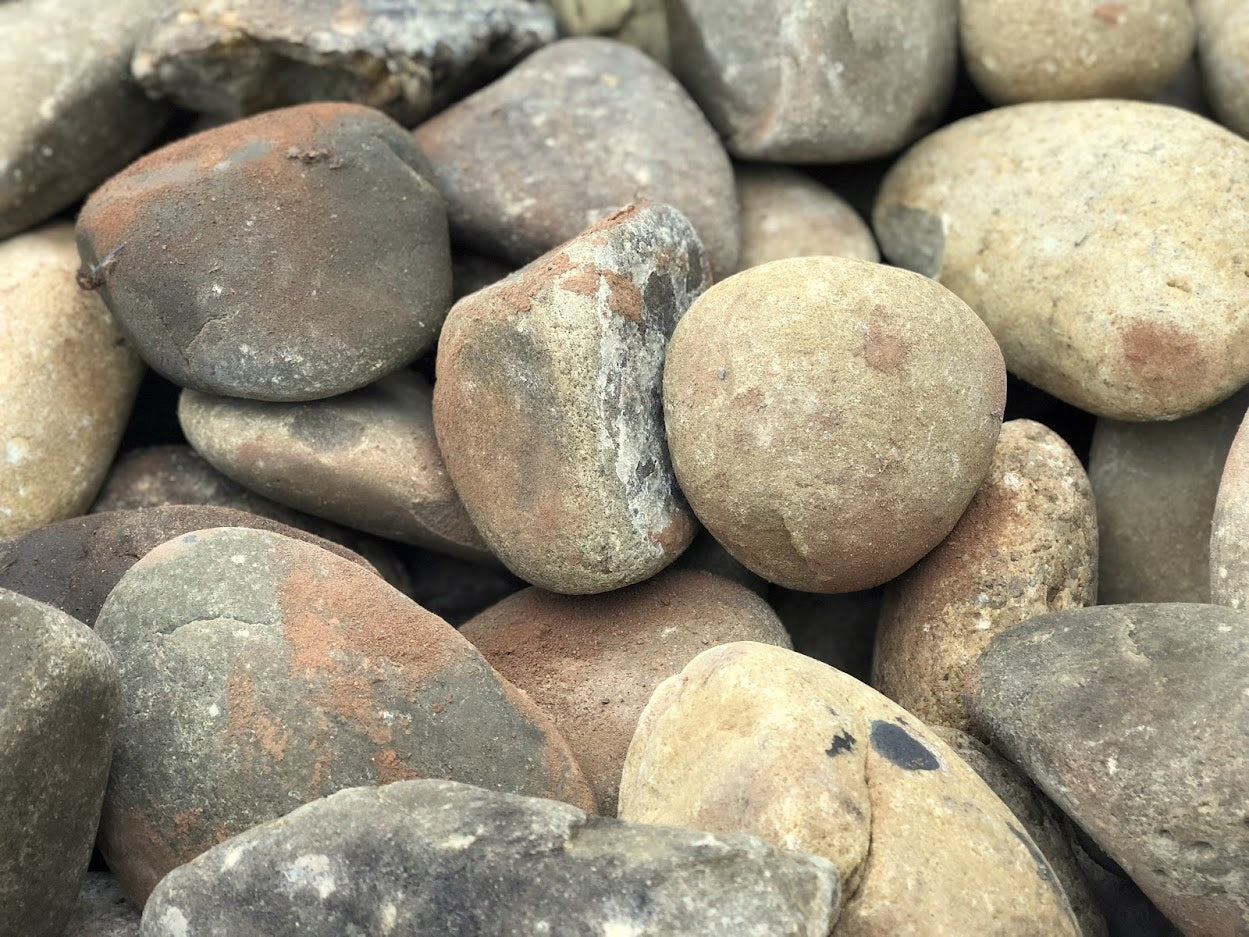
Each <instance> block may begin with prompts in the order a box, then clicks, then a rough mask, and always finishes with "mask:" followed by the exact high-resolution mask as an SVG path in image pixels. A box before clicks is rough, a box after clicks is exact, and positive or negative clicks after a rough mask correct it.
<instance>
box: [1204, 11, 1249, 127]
mask: <svg viewBox="0 0 1249 937" xmlns="http://www.w3.org/2000/svg"><path fill="white" fill-rule="evenodd" d="M1193 12H1194V13H1195V14H1196V16H1197V51H1198V55H1199V58H1200V59H1201V73H1202V77H1203V78H1204V79H1205V87H1206V95H1207V97H1208V98H1209V100H1210V104H1211V107H1212V108H1213V109H1214V113H1215V114H1216V115H1218V118H1219V121H1220V122H1221V123H1223V124H1225V125H1226V126H1227V127H1229V128H1231V129H1232V130H1234V131H1236V132H1237V133H1239V134H1240V135H1241V136H1249V82H1247V81H1246V77H1247V76H1249V7H1246V6H1245V5H1244V4H1243V3H1240V2H1239V0H1193Z"/></svg>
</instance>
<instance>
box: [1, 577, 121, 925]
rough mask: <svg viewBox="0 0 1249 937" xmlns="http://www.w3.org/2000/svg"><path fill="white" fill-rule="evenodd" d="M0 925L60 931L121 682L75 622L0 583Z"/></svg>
mask: <svg viewBox="0 0 1249 937" xmlns="http://www.w3.org/2000/svg"><path fill="white" fill-rule="evenodd" d="M0 635H3V640H0V830H2V831H3V837H4V849H3V850H2V851H0V933H3V934H13V935H19V934H20V935H22V937H61V935H62V934H63V933H64V928H65V923H66V921H67V920H68V918H69V915H70V911H71V910H72V909H73V907H74V899H75V896H77V894H78V887H79V883H80V882H81V881H82V877H83V874H84V873H85V872H86V871H87V863H88V862H89V861H90V859H91V844H92V842H94V840H95V830H96V823H97V822H98V821H99V818H100V803H101V801H102V800H103V798H104V782H105V780H106V779H107V778H108V764H109V755H110V752H111V751H112V747H113V737H114V734H115V732H116V731H117V710H118V702H119V699H120V693H121V690H120V687H119V685H118V680H117V668H116V667H115V666H114V664H113V659H112V656H111V655H110V654H109V652H108V648H106V647H105V646H104V644H103V642H101V641H100V639H99V638H97V637H95V635H93V634H92V633H91V632H90V631H89V630H88V629H87V628H86V626H84V625H83V624H82V622H79V621H75V620H74V619H72V618H70V617H69V616H68V615H66V614H64V613H63V612H60V611H57V610H56V609H54V608H52V607H50V606H48V605H45V604H43V603H42V602H36V601H34V600H33V599H29V598H26V597H25V596H22V595H18V594H17V593H15V592H10V591H8V590H7V589H0Z"/></svg>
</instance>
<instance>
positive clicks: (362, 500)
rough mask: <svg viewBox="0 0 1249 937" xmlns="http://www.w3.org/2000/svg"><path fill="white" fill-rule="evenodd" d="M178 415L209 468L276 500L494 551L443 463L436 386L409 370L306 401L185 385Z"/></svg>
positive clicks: (430, 541) (403, 536)
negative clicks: (229, 393) (436, 424)
mask: <svg viewBox="0 0 1249 937" xmlns="http://www.w3.org/2000/svg"><path fill="white" fill-rule="evenodd" d="M178 420H179V422H180V423H181V424H182V431H183V432H184V433H186V437H187V439H188V440H189V441H190V443H191V445H193V446H194V447H195V448H196V450H197V451H198V452H199V453H200V455H202V456H204V458H206V459H207V460H208V461H209V462H210V463H211V464H212V465H213V466H214V467H215V468H217V469H218V470H220V471H221V472H223V473H224V474H226V475H227V476H229V477H230V478H233V479H234V480H235V481H237V482H239V483H240V484H242V485H245V486H247V487H248V488H251V489H253V490H254V491H258V492H259V493H260V494H262V495H265V496H266V497H269V498H272V499H273V500H275V501H280V502H282V503H283V504H288V505H290V506H291V507H293V508H298V509H299V510H301V511H307V512H308V513H309V514H315V515H317V516H319V517H325V518H328V519H329V520H332V521H337V522H338V523H340V524H346V525H348V526H350V527H355V528H357V529H359V530H364V531H367V532H369V533H371V534H376V535H378V536H380V537H388V538H390V539H392V540H400V541H402V542H404V543H412V544H417V545H420V546H425V547H429V548H430V549H434V550H445V551H446V552H448V553H452V554H455V555H457V556H462V557H464V558H466V559H474V560H478V561H485V562H488V561H489V560H490V559H491V554H490V550H489V548H488V547H487V546H486V544H485V543H484V542H483V541H482V539H481V537H480V536H479V535H478V533H477V531H476V529H475V528H474V527H473V522H472V521H470V520H469V518H468V513H467V512H466V511H465V510H464V505H463V504H461V503H460V498H459V495H457V494H456V493H455V488H453V487H452V485H451V479H449V478H448V477H447V471H446V468H445V466H444V465H443V464H442V455H441V453H440V452H439V451H438V440H437V439H435V437H434V416H433V389H432V388H431V387H430V386H429V384H428V382H426V380H425V379H424V378H423V377H421V376H420V375H418V374H416V373H414V372H412V371H409V370H406V369H405V370H402V371H398V372H396V373H394V374H391V375H388V376H387V377H384V378H382V379H381V380H379V381H377V382H375V383H373V384H370V385H369V386H368V387H363V388H361V389H360V390H357V391H353V392H351V393H350V394H343V395H341V396H338V397H332V398H330V399H328V400H314V401H309V402H306V403H271V402H265V401H259V400H238V399H236V398H231V397H217V396H212V395H209V394H201V393H199V392H197V391H193V390H184V391H183V392H182V396H181V398H180V400H179V402H178Z"/></svg>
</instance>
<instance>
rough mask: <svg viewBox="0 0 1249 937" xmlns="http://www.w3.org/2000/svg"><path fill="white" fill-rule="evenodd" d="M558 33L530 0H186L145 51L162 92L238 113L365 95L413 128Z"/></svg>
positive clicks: (194, 105)
mask: <svg viewBox="0 0 1249 937" xmlns="http://www.w3.org/2000/svg"><path fill="white" fill-rule="evenodd" d="M554 38H555V17H554V16H553V14H552V13H551V10H550V8H549V7H547V6H546V5H545V4H541V3H531V2H528V0H471V2H466V0H434V2H430V0H422V2H421V3H419V4H413V3H396V2H394V0H180V2H178V3H176V4H174V5H173V6H172V8H171V9H170V10H169V11H168V12H166V13H165V15H164V16H162V17H161V18H160V19H159V20H157V21H156V22H155V23H154V24H153V25H152V27H151V29H149V30H148V32H147V35H146V36H145V37H144V38H143V41H142V42H140V43H139V45H138V48H137V49H136V50H135V56H134V61H133V71H134V76H135V78H136V79H137V80H138V81H139V82H140V83H141V84H142V85H143V86H144V88H146V89H147V90H148V92H149V93H151V94H152V95H154V96H156V97H167V98H170V99H172V100H174V101H176V102H177V103H178V104H180V105H182V106H183V107H188V108H190V109H192V110H197V111H206V112H209V113H212V114H219V115H224V116H227V117H230V118H237V117H242V116H245V115H247V114H254V113H256V112H257V111H264V110H269V109H271V108H275V107H284V106H286V105H288V104H300V103H304V102H308V101H356V102H358V103H360V104H367V105H368V106H370V107H376V108H378V109H380V110H382V111H385V112H386V113H387V114H389V115H390V116H391V117H393V118H394V119H395V120H397V121H399V122H400V123H403V124H405V125H407V126H411V125H412V124H415V123H416V122H417V121H419V120H422V119H423V118H425V117H426V116H428V115H429V114H430V113H431V112H432V111H435V110H438V109H439V108H443V107H446V106H447V105H448V104H450V103H451V102H452V101H455V100H457V99H458V98H460V97H462V96H463V95H464V94H466V93H467V92H469V91H472V90H473V89H474V88H476V87H478V86H480V85H483V84H485V83H486V82H487V81H489V80H491V79H492V78H494V77H495V76H496V75H498V74H499V73H500V72H502V71H504V70H506V69H507V68H509V67H510V66H511V65H512V64H513V63H515V62H517V61H519V60H520V59H522V58H524V57H525V56H526V55H528V54H529V53H530V52H532V51H533V50H534V49H536V48H538V47H539V46H541V45H544V44H545V43H548V42H550V41H552V40H553V39H554Z"/></svg>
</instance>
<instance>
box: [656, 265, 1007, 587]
mask: <svg viewBox="0 0 1249 937" xmlns="http://www.w3.org/2000/svg"><path fill="white" fill-rule="evenodd" d="M1005 396H1006V374H1005V371H1004V369H1003V366H1002V356H1001V354H1000V352H999V351H998V348H997V345H996V344H995V343H994V341H993V338H992V336H990V335H989V332H988V330H987V329H986V328H985V327H984V325H983V324H982V323H981V322H980V321H979V320H978V319H977V318H976V317H975V315H974V314H973V313H972V311H971V310H970V309H968V308H967V307H966V306H965V305H964V304H963V303H962V302H960V301H959V300H958V298H957V297H956V296H954V295H952V294H950V293H949V292H947V291H946V290H944V289H942V288H941V287H940V286H938V285H937V284H935V283H933V282H932V281H930V280H927V279H925V278H924V277H920V276H916V275H915V274H913V273H910V272H908V271H905V270H897V269H894V268H891V267H885V266H882V265H880V264H873V263H867V262H864V261H860V260H851V259H847V258H840V257H807V258H797V259H793V260H778V261H773V262H772V263H770V264H764V265H763V266H761V267H753V268H751V269H750V270H746V271H743V272H742V273H739V274H736V275H735V276H733V277H730V278H729V279H728V280H724V281H722V282H720V283H717V284H716V285H715V286H713V287H712V288H711V289H710V290H708V291H707V292H706V293H705V294H704V295H703V296H702V297H701V298H699V299H698V300H697V301H696V302H695V303H694V304H693V306H691V308H690V310H689V312H687V313H686V314H685V316H684V317H683V318H682V319H681V321H680V323H679V324H678V325H677V328H676V330H675V331H674V333H673V336H672V341H671V342H670V343H669V347H668V357H667V363H666V365H665V369H664V417H665V422H666V426H667V431H668V445H669V447H670V449H671V452H672V462H673V466H674V468H675V470H676V474H677V478H678V480H679V482H680V484H681V489H682V490H683V491H684V492H685V495H686V497H687V498H689V502H690V505H691V506H692V507H693V509H694V513H695V514H696V515H697V516H698V519H699V520H700V521H702V522H703V524H705V525H706V527H707V529H708V530H710V531H711V532H712V533H713V534H714V535H715V537H716V539H717V540H719V541H720V542H721V543H722V544H723V545H724V546H725V547H726V548H727V549H728V551H729V552H730V553H732V554H733V556H734V557H736V558H737V559H738V560H739V561H741V562H742V563H743V564H744V565H745V566H747V567H748V568H749V569H751V570H753V571H754V572H756V573H758V574H759V575H761V576H763V577H765V578H766V579H769V580H771V581H772V582H775V583H777V584H779V585H782V586H785V587H787V588H791V589H800V590H803V591H807V592H848V591H853V590H858V589H865V588H868V587H870V586H874V585H877V584H879V583H882V582H885V581H887V580H889V579H892V578H893V577H894V576H896V575H898V574H899V573H901V572H902V571H903V570H905V569H906V568H907V567H909V566H911V565H912V564H913V563H915V561H916V560H918V559H919V558H920V557H922V556H923V555H924V554H925V553H927V552H928V551H929V550H931V549H932V548H933V547H934V546H936V545H937V543H939V542H940V541H941V539H942V538H943V537H944V536H945V535H946V534H947V533H949V531H950V529H951V528H952V527H953V526H954V524H955V523H956V522H957V521H958V518H959V515H960V514H962V512H963V509H964V508H965V507H966V506H967V503H968V502H969V501H970V500H971V497H972V495H973V494H975V491H976V488H977V487H978V486H979V485H980V482H981V481H982V480H983V478H984V476H985V473H986V472H987V471H988V469H989V462H990V460H991V459H992V457H993V446H994V443H995V441H996V440H997V434H998V429H999V427H1000V425H1001V420H1002V409H1003V405H1004V402H1005Z"/></svg>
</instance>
